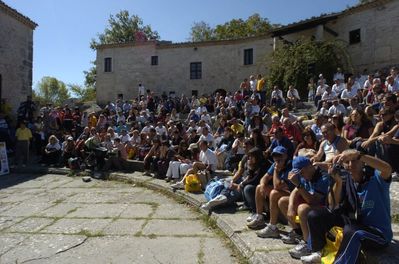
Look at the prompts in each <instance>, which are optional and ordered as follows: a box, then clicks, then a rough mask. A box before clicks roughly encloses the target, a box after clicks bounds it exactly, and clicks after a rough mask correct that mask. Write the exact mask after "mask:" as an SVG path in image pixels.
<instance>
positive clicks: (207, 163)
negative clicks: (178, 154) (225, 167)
mask: <svg viewBox="0 0 399 264" xmlns="http://www.w3.org/2000/svg"><path fill="white" fill-rule="evenodd" d="M199 148H200V150H201V152H200V155H199V161H197V162H194V163H193V167H192V168H191V169H189V170H188V171H187V172H186V174H185V175H184V177H183V179H182V180H181V181H179V182H177V183H175V184H173V185H171V187H172V188H173V189H183V188H184V184H185V180H186V177H187V176H188V175H190V174H196V173H197V172H198V171H207V172H209V173H210V174H212V173H213V172H214V171H215V170H216V166H217V162H218V161H217V157H216V154H215V152H213V151H212V150H211V149H210V148H208V142H207V141H206V140H201V141H200V142H199Z"/></svg>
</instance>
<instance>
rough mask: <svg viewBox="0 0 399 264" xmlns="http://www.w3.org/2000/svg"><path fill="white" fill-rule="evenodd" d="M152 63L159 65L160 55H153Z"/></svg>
mask: <svg viewBox="0 0 399 264" xmlns="http://www.w3.org/2000/svg"><path fill="white" fill-rule="evenodd" d="M151 65H158V56H151Z"/></svg>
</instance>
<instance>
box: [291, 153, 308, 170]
mask: <svg viewBox="0 0 399 264" xmlns="http://www.w3.org/2000/svg"><path fill="white" fill-rule="evenodd" d="M311 164H312V163H311V162H310V159H309V158H308V157H304V156H298V157H296V158H295V159H294V160H293V161H292V171H294V170H295V171H299V170H301V169H303V168H305V167H307V166H309V165H311Z"/></svg>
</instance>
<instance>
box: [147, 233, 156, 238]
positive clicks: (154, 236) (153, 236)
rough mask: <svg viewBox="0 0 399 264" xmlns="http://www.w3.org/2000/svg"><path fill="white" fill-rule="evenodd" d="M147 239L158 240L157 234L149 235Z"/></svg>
mask: <svg viewBox="0 0 399 264" xmlns="http://www.w3.org/2000/svg"><path fill="white" fill-rule="evenodd" d="M147 237H148V238H149V239H156V238H157V235H155V234H149V235H148V236H147Z"/></svg>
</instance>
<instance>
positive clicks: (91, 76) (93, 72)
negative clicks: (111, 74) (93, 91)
mask: <svg viewBox="0 0 399 264" xmlns="http://www.w3.org/2000/svg"><path fill="white" fill-rule="evenodd" d="M91 63H92V64H93V66H92V67H90V69H89V70H88V71H83V74H84V75H85V86H86V87H91V88H94V87H96V78H97V67H96V64H95V63H94V62H91Z"/></svg>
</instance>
